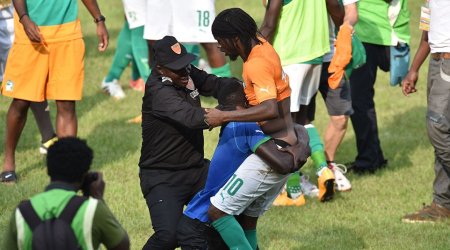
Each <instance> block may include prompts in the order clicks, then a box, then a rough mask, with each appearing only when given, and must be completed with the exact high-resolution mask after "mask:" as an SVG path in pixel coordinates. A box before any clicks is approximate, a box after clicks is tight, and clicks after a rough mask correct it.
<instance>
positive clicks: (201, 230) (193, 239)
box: [177, 214, 229, 250]
mask: <svg viewBox="0 0 450 250" xmlns="http://www.w3.org/2000/svg"><path fill="white" fill-rule="evenodd" d="M177 239H178V243H179V244H180V246H181V249H183V250H206V249H208V250H228V249H229V248H228V246H227V245H226V243H225V242H224V241H223V240H222V237H221V236H220V234H219V233H218V232H217V231H216V230H215V229H214V227H213V226H211V225H209V224H207V223H204V222H201V221H199V220H197V219H191V218H189V217H187V216H186V215H184V214H183V215H182V216H181V218H180V221H179V223H178V229H177Z"/></svg>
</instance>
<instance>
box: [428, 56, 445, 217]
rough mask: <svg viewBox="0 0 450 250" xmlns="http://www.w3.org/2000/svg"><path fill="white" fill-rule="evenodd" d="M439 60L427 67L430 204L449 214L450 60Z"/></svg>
mask: <svg viewBox="0 0 450 250" xmlns="http://www.w3.org/2000/svg"><path fill="white" fill-rule="evenodd" d="M441 60H442V64H440V63H439V62H440V61H439V62H436V61H434V60H433V59H431V61H432V62H431V63H430V71H431V72H430V76H431V79H430V80H429V83H428V91H427V92H428V98H427V100H428V110H427V131H428V137H429V138H430V142H431V145H433V148H434V156H435V167H434V171H435V175H436V178H435V180H434V184H433V202H435V203H436V204H438V205H440V206H443V207H445V208H447V209H448V210H449V212H450V84H449V83H450V60H446V59H441ZM431 65H433V66H431ZM443 93H445V94H443Z"/></svg>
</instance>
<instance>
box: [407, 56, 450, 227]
mask: <svg viewBox="0 0 450 250" xmlns="http://www.w3.org/2000/svg"><path fill="white" fill-rule="evenodd" d="M441 60H443V59H441ZM441 60H434V59H430V64H429V65H430V66H429V69H428V87H427V101H428V108H427V116H426V118H427V132H428V137H429V139H430V142H431V145H433V148H434V156H435V162H434V173H435V179H434V182H433V202H432V204H431V205H430V206H425V207H424V208H423V209H421V210H419V211H417V212H416V213H413V214H409V215H406V216H404V217H403V221H404V222H411V223H415V222H437V221H439V220H443V219H450V94H449V93H450V84H449V83H450V60H443V61H442V62H441Z"/></svg>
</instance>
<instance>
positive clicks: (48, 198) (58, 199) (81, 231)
mask: <svg viewBox="0 0 450 250" xmlns="http://www.w3.org/2000/svg"><path fill="white" fill-rule="evenodd" d="M74 195H76V194H75V192H74V191H68V190H64V189H59V188H54V189H50V190H48V191H46V192H43V193H40V194H37V195H36V196H34V197H33V198H31V199H30V200H31V204H32V205H33V208H34V210H35V211H36V213H37V214H38V216H39V217H40V218H41V219H42V220H46V219H49V218H53V217H58V216H59V215H60V214H61V212H62V211H63V210H64V208H65V207H66V205H67V203H68V202H69V200H70V198H71V197H72V196H74ZM97 203H98V200H97V199H94V198H89V199H88V200H87V201H85V202H84V203H83V205H81V207H80V208H79V209H78V212H77V213H76V215H75V217H74V218H73V221H72V224H71V227H72V229H73V231H74V233H75V236H76V237H77V239H78V242H79V243H80V245H81V246H82V248H83V249H85V250H86V249H89V250H90V249H94V247H93V243H92V232H91V230H92V222H93V218H94V214H95V210H96V208H97ZM15 217H16V227H17V238H18V241H17V243H18V245H19V249H25V250H27V249H30V250H31V243H32V242H31V241H32V240H31V239H32V237H33V233H32V231H31V229H30V227H29V226H28V224H27V223H26V222H25V220H24V218H23V216H22V214H21V213H20V211H19V209H16V212H15Z"/></svg>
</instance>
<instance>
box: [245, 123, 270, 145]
mask: <svg viewBox="0 0 450 250" xmlns="http://www.w3.org/2000/svg"><path fill="white" fill-rule="evenodd" d="M245 131H246V134H247V136H246V138H247V144H248V145H249V148H250V149H251V150H252V152H253V153H254V152H255V151H256V149H257V148H258V147H259V146H260V145H261V144H263V143H265V142H266V141H268V140H270V139H271V137H270V136H268V135H266V134H264V132H263V131H262V130H261V127H259V126H258V124H257V123H256V122H249V123H246V127H245Z"/></svg>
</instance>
